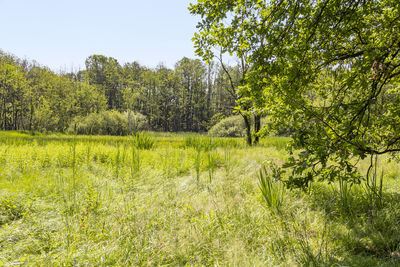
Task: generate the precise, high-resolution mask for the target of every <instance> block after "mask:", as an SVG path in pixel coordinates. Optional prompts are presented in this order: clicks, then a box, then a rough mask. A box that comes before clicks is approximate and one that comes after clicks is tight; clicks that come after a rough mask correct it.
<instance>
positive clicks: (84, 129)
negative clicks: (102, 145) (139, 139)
mask: <svg viewBox="0 0 400 267" xmlns="http://www.w3.org/2000/svg"><path fill="white" fill-rule="evenodd" d="M68 131H69V132H73V133H77V134H95V135H99V134H100V135H127V134H128V133H129V128H128V120H127V118H126V117H125V116H124V115H122V114H121V113H119V112H118V111H115V110H110V111H103V112H100V113H91V114H89V115H88V116H86V117H77V118H75V120H74V121H73V122H72V123H71V125H70V126H69V128H68Z"/></svg>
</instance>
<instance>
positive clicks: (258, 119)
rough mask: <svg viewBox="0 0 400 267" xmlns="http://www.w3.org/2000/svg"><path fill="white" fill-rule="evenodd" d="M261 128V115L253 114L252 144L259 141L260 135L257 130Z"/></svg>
mask: <svg viewBox="0 0 400 267" xmlns="http://www.w3.org/2000/svg"><path fill="white" fill-rule="evenodd" d="M260 130H261V116H260V115H255V116H254V132H255V136H254V144H255V145H256V144H258V142H259V141H260V137H259V136H258V132H259V131H260Z"/></svg>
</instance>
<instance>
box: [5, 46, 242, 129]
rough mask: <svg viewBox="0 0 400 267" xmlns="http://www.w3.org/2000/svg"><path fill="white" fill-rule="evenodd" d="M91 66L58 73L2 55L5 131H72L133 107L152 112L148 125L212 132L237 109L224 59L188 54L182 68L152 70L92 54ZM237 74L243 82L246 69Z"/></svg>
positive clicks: (147, 115) (235, 69)
mask: <svg viewBox="0 0 400 267" xmlns="http://www.w3.org/2000/svg"><path fill="white" fill-rule="evenodd" d="M85 66H86V69H85V70H82V71H78V72H76V73H54V72H53V71H51V70H50V69H49V68H46V67H43V66H41V65H40V64H38V63H36V62H32V61H28V60H26V59H24V60H21V59H19V58H17V57H16V56H12V55H10V54H7V53H4V52H1V53H0V84H1V90H0V94H1V95H0V98H1V108H0V115H1V116H0V117H1V124H0V125H1V128H0V129H2V130H26V131H41V132H43V131H45V132H66V131H67V130H68V128H69V127H70V126H71V125H72V124H73V122H74V120H80V118H82V117H86V116H88V115H89V114H93V113H101V112H104V111H117V112H119V113H123V112H127V111H133V112H136V113H140V114H142V115H143V116H145V118H146V123H147V124H148V130H153V131H165V132H182V131H185V132H205V131H207V130H208V129H209V128H210V127H211V126H212V124H213V123H214V124H215V123H216V122H218V120H220V119H222V118H224V117H228V116H231V115H232V114H233V108H234V106H235V95H234V94H232V92H231V88H230V84H229V82H228V77H227V74H226V72H225V71H224V70H223V69H222V68H221V67H220V66H219V65H218V64H216V63H213V64H209V65H206V64H205V63H203V62H202V61H200V60H198V59H189V58H182V59H181V60H180V61H178V62H177V63H176V64H175V68H174V69H168V68H167V67H165V66H163V65H159V66H158V67H157V68H156V69H149V68H147V67H145V66H141V65H139V64H138V63H137V62H132V63H126V64H124V65H122V66H121V65H120V64H119V63H118V61H117V60H116V59H114V58H112V57H106V56H103V55H92V56H89V57H88V58H87V59H86V61H85ZM229 72H230V73H231V75H232V76H234V77H235V82H236V83H238V80H239V75H240V69H239V67H230V68H229ZM114 115H115V114H114ZM117 115H120V116H122V114H117ZM117 119H118V118H117ZM71 128H72V129H73V128H74V127H71Z"/></svg>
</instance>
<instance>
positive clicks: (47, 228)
mask: <svg viewBox="0 0 400 267" xmlns="http://www.w3.org/2000/svg"><path fill="white" fill-rule="evenodd" d="M147 135H148V137H149V138H151V139H152V140H153V141H154V142H153V146H152V147H151V149H145V148H143V147H139V146H137V145H136V143H135V142H134V141H133V138H134V137H108V136H94V137H90V136H66V135H58V134H57V135H53V134H50V135H44V134H42V135H40V134H38V135H30V133H15V132H12V133H5V132H0V136H1V138H0V265H4V266H11V265H28V266H30V265H34V266H36V265H40V266H41V265H43V266H53V265H55V266H60V265H104V266H109V265H116V266H141V265H151V266H153V265H155V266H158V265H172V266H184V265H197V266H209V265H221V266H310V265H314V266H396V264H397V265H398V263H399V257H398V256H397V255H400V247H399V243H400V223H399V222H400V212H399V211H400V204H399V203H400V196H399V193H398V192H399V191H400V182H399V180H398V179H397V177H398V169H399V167H400V166H399V164H398V163H397V162H390V163H388V162H386V161H385V160H384V159H382V160H381V161H380V162H381V164H382V169H384V170H385V172H384V173H383V175H382V172H381V169H380V168H379V166H378V168H377V171H376V174H377V176H376V177H378V178H377V180H376V181H377V182H376V183H374V182H373V180H370V186H371V187H372V186H373V185H374V184H375V185H376V188H377V189H378V192H381V194H382V199H383V201H382V204H381V205H374V207H372V208H371V202H370V199H369V198H368V194H367V192H366V191H365V190H364V188H365V185H353V186H352V187H349V186H347V184H346V183H342V184H341V183H333V184H331V185H328V184H325V183H323V182H318V181H317V182H315V183H313V186H312V188H311V190H310V193H306V192H302V191H288V190H286V189H285V188H284V186H283V184H282V183H281V182H280V181H279V179H276V178H279V177H278V176H279V175H283V174H279V173H277V172H276V171H275V172H274V171H273V164H272V165H270V164H268V165H266V166H265V169H264V167H263V166H264V165H265V164H264V163H265V162H276V163H277V164H278V165H279V164H280V163H282V162H283V161H284V160H285V158H287V156H288V155H287V154H286V153H285V152H284V151H283V150H282V147H284V145H283V144H284V143H285V142H286V141H285V139H282V140H283V141H279V139H277V138H276V137H274V138H265V139H263V140H262V141H261V144H260V145H259V146H254V147H248V146H246V144H245V142H244V141H243V140H242V139H235V138H232V139H230V138H216V139H211V140H209V139H207V138H208V137H205V136H201V135H195V134H171V133H166V134H162V133H148V134H147ZM190 138H192V140H189V139H190ZM7 140H8V141H7ZM269 140H274V141H269ZM368 167H369V162H361V163H360V168H363V169H367V168H368ZM260 168H261V170H260ZM379 175H381V176H379ZM382 176H384V177H385V180H384V183H383V182H382V186H381V182H380V179H381V177H382ZM257 178H258V179H257ZM371 179H373V177H371ZM202 183H204V184H206V186H202ZM363 186H364V187H363ZM380 188H382V189H380ZM260 189H261V190H260ZM260 204H261V205H260ZM371 210H372V216H371Z"/></svg>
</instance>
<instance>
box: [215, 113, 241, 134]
mask: <svg viewBox="0 0 400 267" xmlns="http://www.w3.org/2000/svg"><path fill="white" fill-rule="evenodd" d="M208 134H209V135H210V136H217V137H243V136H245V126H244V122H243V119H242V117H241V116H231V117H228V118H225V119H222V120H221V121H220V122H219V123H217V124H216V125H214V126H213V127H212V128H211V129H210V130H209V131H208Z"/></svg>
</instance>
